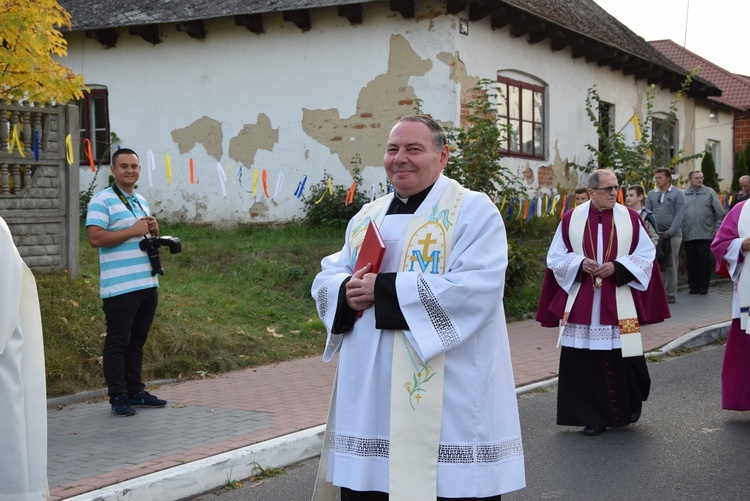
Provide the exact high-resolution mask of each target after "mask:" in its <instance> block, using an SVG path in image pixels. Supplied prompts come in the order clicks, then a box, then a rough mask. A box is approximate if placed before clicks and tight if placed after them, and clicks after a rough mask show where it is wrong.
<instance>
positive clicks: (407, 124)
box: [383, 121, 448, 198]
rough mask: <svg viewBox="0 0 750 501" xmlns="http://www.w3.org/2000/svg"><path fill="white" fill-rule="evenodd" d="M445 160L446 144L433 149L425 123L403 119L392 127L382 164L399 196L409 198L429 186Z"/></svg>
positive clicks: (433, 144) (430, 132)
mask: <svg viewBox="0 0 750 501" xmlns="http://www.w3.org/2000/svg"><path fill="white" fill-rule="evenodd" d="M446 163H448V146H447V145H446V146H443V147H442V148H440V149H436V148H435V143H434V141H433V132H432V131H431V130H430V129H429V128H428V127H427V126H426V125H425V124H423V123H421V122H412V121H404V122H399V123H397V124H396V125H395V126H394V127H393V129H391V134H390V135H389V136H388V146H387V147H386V152H385V156H384V157H383V164H384V166H385V172H386V175H387V176H388V180H389V181H390V182H391V184H392V185H393V187H394V188H395V190H396V193H397V194H398V195H399V196H400V197H404V198H408V197H410V196H412V195H416V194H417V193H419V192H420V191H422V190H424V189H426V188H428V187H429V186H431V185H432V184H433V183H434V182H435V181H437V179H438V177H440V173H441V172H443V168H444V167H445V164H446Z"/></svg>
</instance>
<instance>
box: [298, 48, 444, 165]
mask: <svg viewBox="0 0 750 501" xmlns="http://www.w3.org/2000/svg"><path fill="white" fill-rule="evenodd" d="M432 64H433V63H432V61H430V60H429V59H421V58H420V57H419V55H418V54H417V53H416V52H415V51H414V50H413V49H412V47H411V45H410V44H409V42H408V41H407V40H406V38H404V37H403V36H402V35H391V41H390V54H389V56H388V70H387V72H386V73H385V74H383V75H378V76H377V77H375V79H374V80H372V81H370V82H369V83H368V84H367V85H366V86H365V87H363V88H362V90H361V91H360V93H359V97H358V99H357V111H356V114H355V115H352V116H350V117H347V118H341V116H340V115H339V111H338V110H336V109H328V110H310V109H306V108H303V109H302V129H303V130H304V131H305V133H306V134H307V135H308V136H310V137H311V138H313V139H314V140H315V141H317V142H319V143H320V144H322V145H324V146H326V147H327V148H328V149H329V150H330V151H331V153H332V154H334V155H338V157H339V161H340V162H341V164H342V165H343V166H344V167H345V168H346V169H348V170H352V169H354V168H355V167H366V166H372V167H375V166H381V165H383V153H384V151H385V143H386V141H387V140H388V132H389V131H390V127H391V125H392V124H393V123H395V122H396V121H397V120H398V119H399V118H401V117H403V116H406V115H410V114H412V113H414V105H415V102H416V101H415V100H416V99H417V95H416V92H415V91H414V88H413V87H411V86H409V79H410V78H411V77H420V76H423V75H425V74H426V73H427V72H428V71H430V69H432ZM383 128H387V129H385V130H383ZM357 156H359V158H360V159H361V163H358V162H353V161H354V160H355V158H357Z"/></svg>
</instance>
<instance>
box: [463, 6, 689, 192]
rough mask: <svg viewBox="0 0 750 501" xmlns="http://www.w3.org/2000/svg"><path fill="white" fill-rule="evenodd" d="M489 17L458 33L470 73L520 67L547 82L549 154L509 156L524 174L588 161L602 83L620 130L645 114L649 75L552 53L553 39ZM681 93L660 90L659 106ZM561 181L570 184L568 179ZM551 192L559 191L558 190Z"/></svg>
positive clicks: (573, 181)
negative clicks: (593, 95) (522, 33)
mask: <svg viewBox="0 0 750 501" xmlns="http://www.w3.org/2000/svg"><path fill="white" fill-rule="evenodd" d="M489 22H490V21H489V19H484V20H481V21H478V22H472V23H470V26H469V35H468V36H459V38H458V41H457V44H456V47H457V50H459V52H460V55H461V58H462V60H463V61H464V62H465V63H466V66H467V68H468V73H469V74H481V75H483V76H486V77H489V78H492V77H493V76H494V75H495V74H496V73H497V72H498V71H508V72H511V71H515V72H516V74H517V75H519V76H520V78H519V77H518V76H517V77H515V78H519V79H521V80H526V81H530V82H533V81H534V80H538V81H541V82H543V83H545V84H546V85H547V87H546V103H545V105H546V119H547V123H546V129H547V131H546V132H547V138H546V141H547V146H546V151H547V154H546V157H545V158H544V159H543V160H528V159H519V158H510V157H506V158H505V160H504V164H505V165H506V166H508V167H510V168H511V169H512V170H514V171H516V172H518V173H519V175H520V173H521V172H523V170H525V169H526V168H527V167H530V168H531V169H532V171H533V172H534V173H535V178H536V172H537V170H538V168H539V167H540V166H550V165H553V164H557V165H559V162H560V161H562V162H563V163H564V162H567V161H570V162H575V163H577V164H586V162H587V160H588V159H589V157H590V153H589V152H588V151H587V149H586V145H587V144H592V145H596V144H597V142H598V137H597V134H596V130H595V129H594V125H593V124H592V123H591V121H590V120H589V118H588V116H587V114H586V109H585V103H586V97H587V94H588V90H589V88H591V87H592V86H595V87H596V89H597V92H598V94H599V97H600V98H601V100H602V101H603V102H608V103H611V104H613V105H614V107H615V116H614V126H615V127H616V130H619V129H621V128H622V127H623V126H625V124H626V123H627V121H628V120H629V119H630V117H631V116H632V115H633V114H634V113H637V114H638V117H639V118H640V119H642V118H643V117H644V116H645V114H646V91H647V88H648V84H647V82H645V81H644V80H636V79H635V78H634V77H633V76H626V75H624V74H623V73H622V72H615V71H612V69H611V68H609V67H599V66H598V65H596V64H588V63H586V61H585V59H584V58H578V59H573V58H572V56H571V49H565V50H562V51H559V52H552V50H551V49H550V42H549V40H545V41H542V42H541V43H538V44H533V45H532V44H529V43H528V42H527V38H526V37H519V38H512V37H511V36H510V34H509V30H508V29H507V28H506V29H501V30H492V29H491V28H490V27H489ZM524 74H525V75H527V77H526V78H524V77H523V75H524ZM531 77H533V79H531ZM676 97H677V96H676V94H675V93H672V92H669V91H665V90H663V89H657V94H656V97H655V108H654V109H655V111H656V112H667V111H668V110H669V107H670V105H671V104H672V102H673V101H674V100H675V99H676ZM677 109H678V112H677V116H678V120H680V122H681V123H683V124H684V123H685V110H684V106H683V104H682V103H678V107H677ZM683 143H684V129H682V128H681V132H680V144H683ZM559 174H560V173H559V172H558V175H559ZM570 174H571V178H570V182H571V184H572V186H573V187H575V185H576V184H581V183H582V181H580V180H578V174H577V173H576V172H571V173H570ZM561 181H562V180H561ZM560 184H562V185H563V186H564V183H560ZM529 191H530V193H534V194H536V193H537V192H538V191H541V192H543V193H549V191H550V190H547V189H543V190H538V187H537V186H536V183H534V184H532V185H530V186H529ZM551 191H552V192H553V193H554V192H555V191H556V189H555V188H553V189H552V190H551Z"/></svg>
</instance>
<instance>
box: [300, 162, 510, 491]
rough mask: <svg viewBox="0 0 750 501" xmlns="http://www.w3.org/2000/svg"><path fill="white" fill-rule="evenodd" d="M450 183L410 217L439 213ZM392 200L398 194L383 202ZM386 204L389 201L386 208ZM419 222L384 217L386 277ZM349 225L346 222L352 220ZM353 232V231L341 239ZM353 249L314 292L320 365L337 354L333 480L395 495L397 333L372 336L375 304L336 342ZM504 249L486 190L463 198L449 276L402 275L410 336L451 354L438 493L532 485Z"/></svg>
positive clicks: (426, 351)
mask: <svg viewBox="0 0 750 501" xmlns="http://www.w3.org/2000/svg"><path fill="white" fill-rule="evenodd" d="M447 183H448V179H447V178H445V177H443V176H441V178H440V179H439V180H438V181H437V183H436V184H435V186H434V187H433V189H432V190H431V191H430V193H429V194H428V195H427V198H426V199H425V200H424V201H423V202H422V204H421V205H420V207H419V209H418V210H417V213H416V214H415V216H417V215H419V214H424V213H425V212H427V211H430V210H432V208H433V206H434V205H435V203H436V201H437V200H438V199H439V197H440V195H441V193H442V192H443V190H444V189H445V187H446V185H447ZM388 196H389V197H393V195H392V194H391V195H388ZM385 206H386V207H387V204H386V205H385ZM411 217H413V216H412V215H388V216H384V215H383V213H381V214H380V215H379V216H378V218H377V219H376V223H377V224H378V225H379V227H380V231H381V234H382V235H383V239H384V240H385V244H386V253H385V257H384V259H383V263H382V264H381V267H380V271H381V272H395V271H397V270H399V269H400V266H399V260H400V258H401V256H402V245H403V240H404V237H405V231H406V227H407V224H408V221H409V219H410V218H411ZM350 225H351V223H350ZM350 234H351V228H348V229H347V232H346V235H350ZM352 266H353V260H352V252H351V249H350V248H349V242H348V238H347V242H345V244H344V247H343V249H342V250H341V251H340V252H338V253H336V254H334V255H331V256H329V257H327V258H325V259H324V260H323V261H322V271H321V273H319V274H318V276H317V277H316V278H315V281H314V282H313V287H312V294H313V297H314V298H315V299H316V303H317V307H318V313H319V315H320V317H321V319H322V320H323V322H324V323H325V325H326V327H327V329H328V342H327V349H326V353H325V354H324V360H326V361H328V360H330V359H331V358H332V357H333V355H334V354H335V352H336V351H338V350H340V356H339V367H338V375H337V377H338V385H337V394H336V395H335V408H334V409H332V413H331V416H332V417H331V420H332V422H331V423H329V427H330V430H331V433H330V436H329V437H328V443H329V444H331V446H332V448H331V449H329V450H328V463H327V479H328V481H331V482H333V483H334V484H335V485H338V486H344V487H348V488H351V489H354V490H357V491H371V490H374V491H382V492H388V490H389V487H388V450H389V416H390V398H391V361H392V353H393V338H394V333H393V331H389V330H378V329H376V328H375V315H374V312H373V309H374V308H370V309H368V310H366V311H365V312H364V314H363V316H362V318H360V319H359V320H358V321H357V322H356V323H355V326H354V328H353V330H352V331H350V332H348V333H345V334H339V335H332V334H331V333H330V330H331V328H332V325H333V320H334V318H335V315H336V311H335V309H336V305H337V301H338V294H339V289H340V286H341V284H342V282H343V281H344V280H345V279H346V278H347V277H349V276H350V275H351V274H352V272H353V270H352ZM506 267H507V242H506V237H505V227H504V225H503V222H502V218H501V216H500V214H499V212H498V210H497V208H496V207H495V206H494V204H492V202H491V201H490V200H489V198H487V196H485V195H484V194H479V193H474V192H471V193H469V194H468V195H467V197H466V200H465V202H464V204H463V208H462V209H461V212H460V214H459V216H458V220H457V221H456V228H455V233H454V241H453V249H452V252H451V253H450V256H449V258H448V262H447V263H446V268H445V269H446V271H445V273H444V274H443V275H434V274H429V273H421V272H399V273H398V274H397V278H396V289H397V293H398V298H399V304H400V307H401V310H402V312H403V315H404V318H405V319H406V321H407V323H408V325H409V326H410V328H411V330H405V331H404V335H405V336H406V337H407V339H408V340H409V341H410V342H411V344H412V346H413V347H414V348H415V350H416V351H417V354H418V355H419V356H420V358H421V359H422V360H428V359H430V358H432V357H434V356H435V355H437V354H439V353H441V352H443V351H444V352H445V383H444V390H443V393H444V397H443V416H442V430H441V435H440V448H439V452H438V470H437V494H438V496H440V497H448V498H455V497H489V496H494V495H497V494H501V493H505V492H510V491H514V490H517V489H521V488H523V487H524V486H525V474H524V461H523V446H522V443H521V429H520V423H519V418H518V407H517V403H516V395H515V385H514V380H513V370H512V366H511V359H510V347H509V344H508V333H507V329H506V325H505V313H504V309H503V305H502V298H503V290H504V279H505V270H506Z"/></svg>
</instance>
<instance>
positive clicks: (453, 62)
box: [437, 52, 480, 93]
mask: <svg viewBox="0 0 750 501" xmlns="http://www.w3.org/2000/svg"><path fill="white" fill-rule="evenodd" d="M437 59H438V61H441V62H443V63H445V64H446V65H447V66H448V67H449V68H450V69H451V72H450V79H451V80H453V81H454V82H456V83H457V84H459V85H460V86H461V92H462V93H463V92H468V91H470V90H471V89H473V88H474V87H475V86H476V85H477V84H478V83H479V80H480V78H479V77H478V76H470V75H469V74H468V72H467V71H466V64H464V62H463V61H462V60H461V56H460V55H459V54H458V52H454V53H453V54H451V53H450V52H441V53H440V54H438V56H437Z"/></svg>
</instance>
